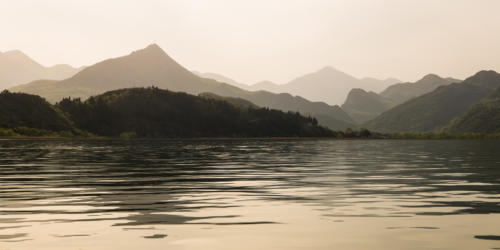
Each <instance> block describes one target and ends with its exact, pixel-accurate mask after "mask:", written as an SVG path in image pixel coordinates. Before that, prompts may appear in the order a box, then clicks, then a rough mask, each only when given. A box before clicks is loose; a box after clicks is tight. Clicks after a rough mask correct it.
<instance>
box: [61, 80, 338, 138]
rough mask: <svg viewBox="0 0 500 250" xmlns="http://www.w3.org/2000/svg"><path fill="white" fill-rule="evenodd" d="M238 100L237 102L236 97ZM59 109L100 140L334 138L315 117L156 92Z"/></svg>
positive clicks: (73, 102)
mask: <svg viewBox="0 0 500 250" xmlns="http://www.w3.org/2000/svg"><path fill="white" fill-rule="evenodd" d="M232 100H234V99H232ZM56 107H57V108H58V109H60V110H61V111H63V112H64V114H65V115H66V116H67V117H68V118H69V119H70V120H72V121H73V122H74V124H75V126H76V127H78V128H80V129H82V130H85V131H89V132H91V133H93V134H96V135H101V136H127V137H135V136H137V137H154V138H156V137H261V136H262V137H282V136H283V137H289V136H307V137H309V136H310V137H317V136H334V135H335V133H334V132H332V131H331V130H329V129H326V128H323V127H321V126H319V125H318V123H317V121H316V119H315V118H311V117H304V116H301V115H300V114H299V113H292V112H287V113H285V112H282V111H278V110H271V109H268V108H255V107H246V106H244V105H239V106H235V105H233V104H231V103H230V102H228V101H225V100H222V99H221V98H220V97H217V98H210V97H209V96H208V95H206V94H205V95H204V96H203V97H199V96H194V95H190V94H186V93H182V92H171V91H168V90H161V89H158V88H155V87H152V88H132V89H121V90H114V91H109V92H106V93H104V94H102V95H98V96H94V97H91V98H89V99H88V100H86V101H81V100H80V99H71V98H65V99H63V100H62V101H61V102H59V103H57V104H56Z"/></svg>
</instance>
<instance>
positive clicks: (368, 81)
mask: <svg viewBox="0 0 500 250" xmlns="http://www.w3.org/2000/svg"><path fill="white" fill-rule="evenodd" d="M200 76H202V77H206V78H211V79H215V80H217V81H222V82H226V83H229V84H231V85H234V86H237V87H239V88H242V89H246V90H250V91H258V90H265V91H269V92H272V93H290V94H292V95H298V96H301V97H304V98H306V99H308V100H312V101H321V102H326V103H328V104H331V105H336V104H341V103H343V102H344V100H345V97H346V96H347V94H348V93H349V91H350V90H351V89H353V88H360V89H364V90H368V91H375V92H379V91H382V90H383V89H385V88H386V87H388V86H390V85H392V84H395V83H399V82H401V81H400V80H398V79H394V78H388V79H385V80H378V79H375V78H362V79H358V78H355V77H353V76H351V75H348V74H346V73H344V72H342V71H339V70H337V69H335V68H333V67H324V68H322V69H320V70H319V71H317V72H314V73H310V74H306V75H303V76H300V77H298V78H296V79H294V80H292V81H290V82H288V83H286V84H276V83H273V82H270V81H262V82H258V83H255V84H253V85H246V84H242V83H238V82H236V81H235V80H233V79H230V78H227V77H224V76H222V75H219V74H213V73H203V74H200Z"/></svg>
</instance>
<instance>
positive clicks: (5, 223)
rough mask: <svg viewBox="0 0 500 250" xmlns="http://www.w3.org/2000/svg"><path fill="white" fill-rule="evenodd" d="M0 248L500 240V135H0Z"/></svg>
mask: <svg viewBox="0 0 500 250" xmlns="http://www.w3.org/2000/svg"><path fill="white" fill-rule="evenodd" d="M0 249H1V250H6V249H23V250H25V249H51V250H54V249H475V250H477V249H500V141H466V140H462V141H419V140H411V141H404V140H399V141H391V140H369V141H365V140H354V141H343V140H282V141H276V140H274V141H273V140H216V141H210V140H184V141H182V140H180V141H176V140H153V141H151V140H149V141H145V140H137V141H122V140H82V141H66V140H2V141H0Z"/></svg>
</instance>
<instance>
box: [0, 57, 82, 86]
mask: <svg viewBox="0 0 500 250" xmlns="http://www.w3.org/2000/svg"><path fill="white" fill-rule="evenodd" d="M79 70H81V68H73V67H71V66H69V65H66V64H59V65H55V66H52V67H44V66H42V65H41V64H39V63H37V62H35V61H34V60H33V59H31V58H30V57H28V56H27V55H25V54H24V53H22V52H21V51H19V50H12V51H7V52H4V53H1V52H0V89H6V88H10V87H12V86H15V85H17V84H22V83H27V82H31V81H34V80H38V79H54V80H62V79H65V78H68V77H71V76H73V75H74V74H76V73H77V72H78V71H79Z"/></svg>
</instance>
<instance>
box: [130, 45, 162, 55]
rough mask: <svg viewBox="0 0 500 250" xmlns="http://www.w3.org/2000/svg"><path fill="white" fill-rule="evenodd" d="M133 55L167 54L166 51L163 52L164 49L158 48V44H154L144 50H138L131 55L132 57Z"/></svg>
mask: <svg viewBox="0 0 500 250" xmlns="http://www.w3.org/2000/svg"><path fill="white" fill-rule="evenodd" d="M133 54H149V55H155V54H158V55H166V54H167V53H165V51H163V49H162V48H160V46H158V44H156V43H153V44H150V45H148V46H147V47H146V48H144V49H140V50H136V51H134V52H132V53H131V55H133Z"/></svg>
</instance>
